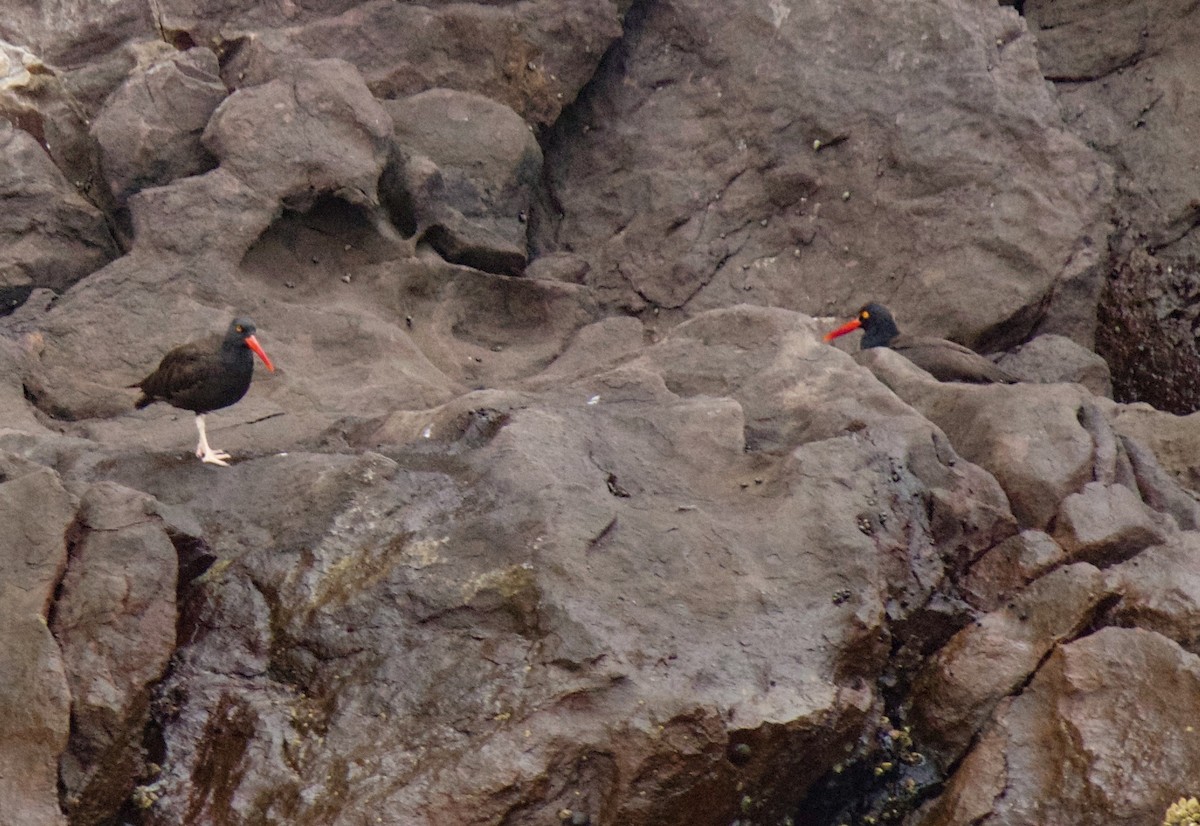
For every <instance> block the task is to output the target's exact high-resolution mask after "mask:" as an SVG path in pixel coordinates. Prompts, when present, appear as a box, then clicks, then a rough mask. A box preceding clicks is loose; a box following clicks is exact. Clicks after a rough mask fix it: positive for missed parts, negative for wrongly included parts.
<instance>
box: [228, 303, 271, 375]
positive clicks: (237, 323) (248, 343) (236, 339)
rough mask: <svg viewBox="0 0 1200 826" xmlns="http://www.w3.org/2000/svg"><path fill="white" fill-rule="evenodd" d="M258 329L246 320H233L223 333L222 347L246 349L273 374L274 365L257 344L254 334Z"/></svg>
mask: <svg viewBox="0 0 1200 826" xmlns="http://www.w3.org/2000/svg"><path fill="white" fill-rule="evenodd" d="M257 332H258V328H257V327H255V326H254V322H253V321H251V320H250V319H248V318H245V317H241V318H235V319H234V320H233V321H231V322H229V329H228V330H226V331H225V341H224V343H223V345H222V347H248V348H250V349H251V350H253V351H254V353H255V354H256V355H257V356H258V357H259V358H260V359H262V363H263V364H265V365H266V367H267V369H268V370H270V371H271V372H275V365H273V364H271V360H270V359H269V358H267V354H266V353H265V352H264V351H263V348H262V345H260V344H259V343H258V339H257V338H256V337H255V335H254V334H255V333H257Z"/></svg>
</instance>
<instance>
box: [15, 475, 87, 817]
mask: <svg viewBox="0 0 1200 826" xmlns="http://www.w3.org/2000/svg"><path fill="white" fill-rule="evenodd" d="M73 514H74V506H73V503H72V501H71V496H70V494H68V493H67V491H66V490H64V489H63V486H62V484H61V482H60V481H59V479H58V476H57V475H56V474H55V473H54V472H53V471H51V470H49V469H48V468H44V467H39V466H37V465H35V464H33V463H31V462H24V461H21V460H19V459H15V458H14V457H12V456H9V455H4V456H2V457H0V517H2V518H3V520H4V524H5V525H6V528H5V530H4V532H3V534H0V560H3V568H2V569H0V588H2V589H3V594H4V599H3V600H2V601H0V605H2V606H3V607H2V608H0V611H3V614H4V624H3V628H4V639H5V644H4V646H3V647H2V648H0V651H2V652H3V654H0V659H2V665H3V668H4V673H5V674H6V675H7V676H6V678H5V680H4V682H3V689H2V692H3V693H2V694H0V708H3V710H4V714H3V715H2V716H0V768H2V771H0V786H2V788H3V795H4V801H5V803H4V809H5V812H6V814H5V817H7V818H11V819H12V820H13V821H14V822H20V823H28V824H31V826H60V824H66V822H67V820H66V817H65V816H64V815H63V813H62V812H61V811H60V810H59V807H58V790H57V783H58V761H59V758H60V756H61V755H62V754H63V753H64V751H65V749H66V745H67V737H68V732H69V725H70V713H71V695H70V692H69V689H68V682H67V676H66V673H65V672H66V668H67V666H66V664H65V663H64V660H63V655H62V652H61V651H60V649H59V647H58V646H57V645H56V644H55V641H54V637H53V636H51V633H50V629H49V628H48V627H47V625H46V618H47V616H48V614H49V613H50V611H51V610H53V597H54V588H55V585H56V583H57V582H58V578H59V576H61V574H62V570H63V567H64V566H65V564H66V554H67V546H66V532H67V528H68V526H69V525H70V522H71V519H72V516H73Z"/></svg>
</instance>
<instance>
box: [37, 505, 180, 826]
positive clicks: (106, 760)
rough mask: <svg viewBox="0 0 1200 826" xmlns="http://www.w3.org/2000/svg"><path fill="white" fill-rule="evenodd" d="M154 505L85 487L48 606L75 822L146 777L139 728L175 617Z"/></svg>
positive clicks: (173, 563)
mask: <svg viewBox="0 0 1200 826" xmlns="http://www.w3.org/2000/svg"><path fill="white" fill-rule="evenodd" d="M153 507H154V502H153V499H151V498H150V497H149V496H146V495H145V494H141V493H138V492H136V491H133V490H129V489H128V488H123V487H120V486H118V485H114V484H112V483H109V482H101V483H99V484H96V485H94V486H92V487H91V488H90V489H89V490H88V491H87V493H86V494H85V495H84V497H83V501H82V503H81V506H80V518H79V524H78V527H77V530H76V532H75V536H74V537H73V543H72V546H71V558H70V561H69V563H68V566H67V572H66V575H65V576H64V577H63V580H62V585H61V592H60V595H59V597H58V599H57V601H56V603H55V613H54V619H53V622H52V623H51V631H52V632H53V633H54V636H55V639H57V640H58V643H59V646H60V647H61V648H62V652H63V659H64V661H65V664H66V671H67V675H66V676H67V684H68V685H69V686H70V689H71V697H72V702H71V722H72V724H71V738H70V742H69V745H68V750H67V754H65V755H64V756H63V760H62V769H61V778H62V779H61V782H62V786H63V794H64V801H65V806H66V809H67V812H68V814H69V816H70V818H71V821H72V822H73V823H103V822H107V821H109V820H111V819H112V818H113V817H115V816H116V815H117V812H118V810H119V809H120V808H121V806H122V805H123V804H124V803H125V801H126V799H127V798H128V797H129V795H130V793H131V792H132V791H133V788H134V786H135V785H136V782H137V780H138V778H140V777H142V776H144V774H145V773H146V763H147V757H146V755H145V753H144V746H143V742H142V740H143V732H144V730H145V728H146V724H147V723H148V722H149V719H150V700H151V694H152V691H153V690H154V687H155V685H156V684H157V683H158V681H159V680H160V679H161V678H162V677H163V676H164V675H165V673H166V670H167V663H168V662H169V660H170V658H171V655H172V654H173V653H174V651H175V623H176V619H177V617H176V612H175V587H176V574H177V560H176V554H175V548H174V547H173V546H172V544H171V542H170V540H169V539H168V538H167V534H166V531H165V530H164V529H163V526H162V525H161V524H160V523H159V521H158V520H157V519H155V518H154V517H153V515H152V514H153Z"/></svg>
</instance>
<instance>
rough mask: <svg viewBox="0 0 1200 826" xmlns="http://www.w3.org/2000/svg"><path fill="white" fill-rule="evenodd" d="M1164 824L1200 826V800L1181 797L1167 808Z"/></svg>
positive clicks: (1167, 825)
mask: <svg viewBox="0 0 1200 826" xmlns="http://www.w3.org/2000/svg"><path fill="white" fill-rule="evenodd" d="M1163 826H1200V800H1197V799H1196V798H1194V797H1181V798H1179V799H1178V800H1176V801H1175V802H1174V803H1172V804H1171V806H1170V807H1169V808H1168V809H1167V813H1166V814H1165V815H1164V816H1163Z"/></svg>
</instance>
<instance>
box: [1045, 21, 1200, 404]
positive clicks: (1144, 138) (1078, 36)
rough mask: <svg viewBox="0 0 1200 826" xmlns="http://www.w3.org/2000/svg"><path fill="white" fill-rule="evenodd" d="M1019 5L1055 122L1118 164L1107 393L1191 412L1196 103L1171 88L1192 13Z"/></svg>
mask: <svg viewBox="0 0 1200 826" xmlns="http://www.w3.org/2000/svg"><path fill="white" fill-rule="evenodd" d="M1025 14H1026V19H1027V20H1028V24H1029V27H1030V30H1031V31H1032V32H1034V33H1035V34H1036V35H1037V43H1038V52H1039V57H1040V60H1041V63H1042V66H1043V67H1044V69H1045V74H1046V76H1047V77H1048V78H1050V79H1051V80H1053V81H1054V82H1055V86H1056V92H1057V95H1058V98H1059V100H1060V106H1061V109H1062V112H1063V121H1064V123H1065V125H1066V126H1067V128H1069V129H1070V130H1071V131H1073V132H1075V133H1076V134H1077V135H1079V136H1080V137H1081V138H1083V139H1084V140H1086V141H1088V142H1089V144H1090V145H1092V146H1094V147H1096V149H1097V151H1099V152H1101V153H1102V154H1103V155H1104V156H1105V157H1106V158H1107V159H1109V160H1110V161H1111V163H1112V164H1113V167H1114V169H1115V170H1116V176H1117V182H1118V186H1117V198H1116V204H1117V208H1118V214H1119V215H1120V216H1122V217H1121V218H1120V219H1119V221H1118V227H1117V232H1116V233H1115V234H1114V236H1113V238H1112V240H1111V248H1112V249H1113V258H1114V261H1113V266H1112V268H1111V269H1112V274H1111V275H1110V277H1109V284H1108V287H1107V288H1106V290H1105V293H1104V296H1103V300H1102V302H1101V305H1100V313H1099V316H1100V320H1101V323H1100V325H1099V326H1098V329H1097V333H1098V335H1097V342H1096V344H1097V352H1099V353H1100V354H1101V355H1103V356H1104V357H1105V359H1106V360H1107V361H1108V363H1109V365H1110V366H1111V368H1112V371H1113V380H1114V384H1115V388H1116V398H1117V399H1119V400H1121V401H1146V402H1149V403H1151V404H1153V405H1154V406H1155V407H1157V408H1158V409H1160V410H1165V411H1169V412H1172V413H1176V414H1180V415H1183V414H1187V413H1191V412H1192V411H1194V410H1196V409H1197V408H1198V407H1200V393H1198V392H1197V390H1196V387H1197V377H1198V376H1200V358H1198V357H1197V354H1196V350H1195V346H1194V340H1195V333H1194V330H1195V327H1196V324H1197V319H1198V318H1200V312H1198V310H1197V308H1196V306H1195V304H1196V302H1195V297H1194V295H1193V293H1192V290H1191V288H1190V287H1189V286H1188V283H1189V281H1190V274H1191V273H1192V272H1194V270H1195V258H1196V256H1197V254H1198V253H1200V239H1198V238H1197V233H1196V232H1195V231H1194V228H1195V226H1196V221H1197V217H1198V212H1197V203H1196V196H1195V191H1194V188H1192V187H1191V186H1190V185H1189V183H1188V181H1189V178H1190V177H1191V176H1192V175H1194V174H1195V165H1196V163H1197V159H1198V155H1197V151H1196V145H1195V140H1194V135H1195V133H1196V130H1197V128H1200V109H1197V107H1195V106H1193V105H1191V104H1190V103H1184V102H1183V101H1184V98H1180V97H1179V95H1180V94H1181V91H1180V90H1182V89H1189V88H1192V87H1193V85H1194V84H1195V82H1196V79H1197V69H1196V64H1195V61H1194V59H1193V55H1192V52H1191V43H1192V42H1193V40H1194V38H1195V36H1196V33H1197V31H1198V30H1200V21H1198V20H1197V17H1196V14H1195V9H1194V8H1193V7H1192V6H1191V4H1189V3H1187V2H1183V1H1182V0H1170V2H1164V3H1156V4H1154V5H1153V6H1147V7H1146V8H1144V9H1143V8H1139V7H1136V6H1131V5H1128V4H1125V3H1119V2H1107V0H1105V1H1104V2H1098V3H1090V4H1087V5H1086V6H1085V5H1081V4H1075V3H1070V4H1064V3H1054V2H1047V0H1037V2H1032V3H1027V4H1025ZM1185 98H1186V95H1185ZM1181 274H1182V275H1183V277H1182V278H1181V277H1180V276H1181Z"/></svg>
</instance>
